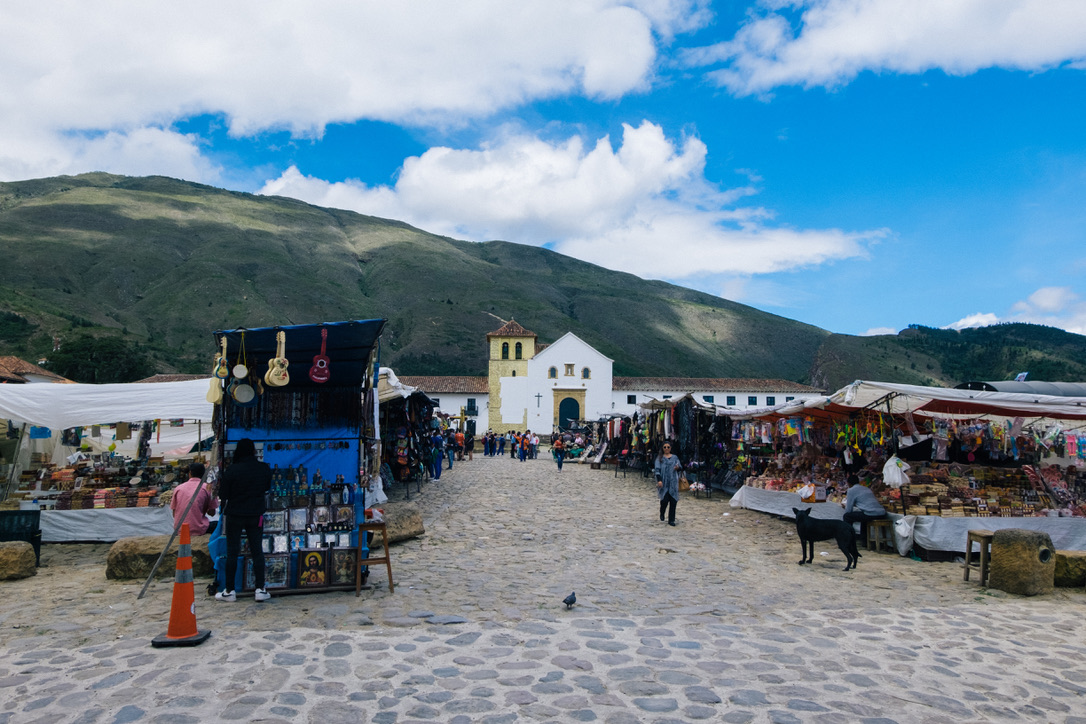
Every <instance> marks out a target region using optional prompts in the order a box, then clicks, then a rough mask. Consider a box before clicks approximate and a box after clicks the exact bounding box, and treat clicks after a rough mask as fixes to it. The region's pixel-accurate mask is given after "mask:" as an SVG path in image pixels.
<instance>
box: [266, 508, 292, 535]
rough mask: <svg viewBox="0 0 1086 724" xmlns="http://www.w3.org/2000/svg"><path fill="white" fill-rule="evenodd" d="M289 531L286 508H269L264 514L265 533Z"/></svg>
mask: <svg viewBox="0 0 1086 724" xmlns="http://www.w3.org/2000/svg"><path fill="white" fill-rule="evenodd" d="M286 531H287V512H286V511H285V510H269V511H268V512H267V513H265V514H264V532H265V533H285V532H286Z"/></svg>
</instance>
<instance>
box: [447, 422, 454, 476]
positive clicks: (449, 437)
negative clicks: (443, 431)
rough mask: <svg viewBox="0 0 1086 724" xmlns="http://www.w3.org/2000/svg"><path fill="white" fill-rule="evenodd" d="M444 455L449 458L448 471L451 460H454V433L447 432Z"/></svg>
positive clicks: (450, 467)
mask: <svg viewBox="0 0 1086 724" xmlns="http://www.w3.org/2000/svg"><path fill="white" fill-rule="evenodd" d="M445 454H446V455H447V456H448V458H449V468H448V469H449V470H452V465H453V459H454V458H456V433H455V432H453V431H452V430H449V434H448V435H447V436H446V437H445Z"/></svg>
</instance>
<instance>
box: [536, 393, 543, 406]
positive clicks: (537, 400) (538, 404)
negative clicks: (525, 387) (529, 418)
mask: <svg viewBox="0 0 1086 724" xmlns="http://www.w3.org/2000/svg"><path fill="white" fill-rule="evenodd" d="M542 399H543V395H542V393H539V392H537V393H535V406H536V407H539V406H540V400H542Z"/></svg>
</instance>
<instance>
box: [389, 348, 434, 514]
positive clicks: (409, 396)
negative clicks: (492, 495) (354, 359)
mask: <svg viewBox="0 0 1086 724" xmlns="http://www.w3.org/2000/svg"><path fill="white" fill-rule="evenodd" d="M378 400H379V401H380V413H379V420H380V429H381V451H382V452H381V460H382V466H381V470H382V474H381V483H382V485H383V487H384V489H385V490H386V491H388V490H391V488H392V485H393V483H402V484H403V485H404V492H405V493H406V495H407V497H408V498H410V497H411V486H410V484H411V483H414V484H415V486H416V487H415V489H416V491H419V490H421V486H422V483H423V481H424V480H428V479H429V477H430V475H429V470H428V467H427V463H428V462H429V460H430V456H431V454H432V453H431V448H430V433H431V431H432V429H433V425H434V403H433V401H431V400H430V398H429V397H427V396H426V395H425V394H424V393H423V392H420V391H419V390H418V389H417V388H415V387H411V386H410V385H405V384H403V383H402V382H400V380H399V378H397V377H396V373H395V372H393V371H392V370H391V369H389V368H388V367H382V368H381V375H380V380H379V384H378Z"/></svg>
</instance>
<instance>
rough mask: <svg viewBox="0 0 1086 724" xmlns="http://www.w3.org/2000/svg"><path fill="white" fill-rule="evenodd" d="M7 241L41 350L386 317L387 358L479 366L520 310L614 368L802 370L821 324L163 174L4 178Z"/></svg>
mask: <svg viewBox="0 0 1086 724" xmlns="http://www.w3.org/2000/svg"><path fill="white" fill-rule="evenodd" d="M0 243H2V244H3V249H4V255H5V259H6V261H7V262H8V264H6V266H7V268H8V269H9V270H10V271H9V272H8V273H5V274H4V275H3V277H2V279H0V292H2V294H0V300H2V301H0V311H5V312H9V313H13V314H14V315H16V316H11V317H7V318H6V319H8V322H7V323H6V325H5V322H4V320H3V319H0V351H2V352H3V353H10V354H19V355H22V356H28V357H31V358H36V357H37V356H47V353H48V352H49V351H50V350H51V345H52V339H53V337H54V336H59V337H60V338H62V339H65V338H70V337H71V335H73V334H74V333H75V332H78V331H83V332H88V333H92V334H94V335H113V336H118V337H121V338H125V339H128V340H129V341H130V342H131V343H132V344H133V345H136V344H139V345H144V346H145V350H144V351H145V352H146V353H147V354H149V355H150V356H151V357H152V358H153V359H154V360H155V362H156V366H157V367H158V369H160V370H161V371H180V372H195V371H202V370H203V369H205V367H208V364H209V362H208V360H209V359H210V357H211V356H212V354H213V352H214V350H213V348H212V342H211V337H210V332H211V331H212V330H215V329H221V328H232V327H237V326H252V327H255V326H264V325H273V324H281V323H306V322H320V321H322V320H339V319H352V318H368V317H386V318H387V319H388V320H389V324H388V326H387V327H386V330H387V331H386V334H385V338H384V341H383V347H382V351H383V361H384V362H385V363H386V364H391V365H393V366H395V367H396V368H397V369H399V370H400V371H402V372H403V373H404V374H482V373H484V372H485V367H486V347H485V335H486V333H487V332H489V331H492V330H494V329H496V328H497V327H498V326H500V325H501V323H502V320H506V319H509V318H510V317H515V318H516V319H517V320H518V321H519V322H521V323H522V324H524V325H525V326H526V327H528V328H529V329H531V330H533V331H534V332H536V333H537V334H539V336H540V340H541V341H544V342H550V341H553V340H554V339H557V338H558V337H559V336H561V335H562V334H564V333H565V332H567V331H572V332H574V333H575V334H577V335H579V336H581V337H582V338H584V339H585V340H586V341H587V342H589V343H590V344H592V345H594V346H596V347H597V348H598V349H600V350H601V351H602V352H603V353H604V354H606V355H608V356H610V357H611V358H613V359H614V360H615V372H616V374H620V375H638V374H644V375H658V374H673V375H692V376H693V375H697V376H702V375H708V376H767V377H782V378H786V379H790V380H805V379H806V378H807V375H808V372H809V368H810V362H811V359H812V358H813V356H814V354H815V352H816V351H817V349H818V347H819V345H820V344H821V343H822V341H823V340H824V339H825V338H826V336H827V333H826V332H825V331H823V330H820V329H818V328H816V327H812V326H809V325H804V324H800V323H798V322H794V321H791V320H788V319H785V318H783V317H778V316H774V315H771V314H767V313H765V312H760V311H758V310H755V309H752V308H750V307H745V306H743V305H739V304H734V303H732V302H728V301H726V300H723V299H720V298H718V297H714V296H711V295H707V294H702V293H698V292H693V291H690V290H687V289H683V288H680V287H676V286H673V285H670V284H664V283H661V282H650V281H645V280H642V279H639V278H637V277H634V276H632V275H629V274H622V273H618V272H612V271H609V270H606V269H602V268H600V267H597V266H593V265H591V264H586V263H584V262H580V261H577V260H575V259H572V258H569V257H565V256H562V255H560V254H556V253H554V252H551V251H548V250H546V249H539V248H535V247H530V246H523V245H518V244H512V243H508V242H488V243H483V244H476V243H470V242H464V241H457V240H453V239H449V238H445V237H439V236H435V235H432V234H428V233H425V232H423V231H420V230H418V229H415V228H412V227H410V226H407V225H406V224H403V223H400V222H396V221H389V220H384V219H376V218H372V217H366V216H362V215H359V214H354V213H350V212H345V211H336V210H331V209H322V208H318V207H314V206H310V205H308V204H304V203H301V202H298V201H294V200H291V199H284V198H275V197H261V196H253V195H250V194H241V193H233V192H229V191H223V190H221V189H215V188H211V187H207V186H201V185H199V184H192V183H187V182H182V181H176V180H173V179H166V178H159V177H149V178H127V177H120V176H111V175H107V174H88V175H84V176H78V177H61V178H54V179H40V180H35V181H29V182H18V183H7V184H0ZM24 320H25V321H24ZM8 328H10V329H11V332H10V333H7V334H4V333H3V331H2V330H4V329H8ZM28 329H32V330H33V331H32V332H30V333H29V334H28V333H27V330H28Z"/></svg>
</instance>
